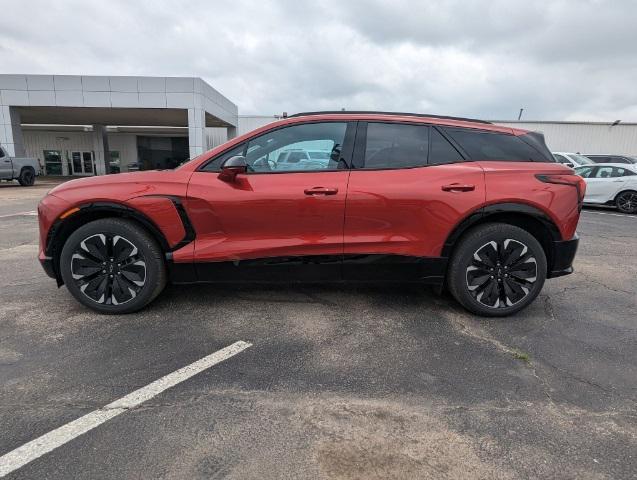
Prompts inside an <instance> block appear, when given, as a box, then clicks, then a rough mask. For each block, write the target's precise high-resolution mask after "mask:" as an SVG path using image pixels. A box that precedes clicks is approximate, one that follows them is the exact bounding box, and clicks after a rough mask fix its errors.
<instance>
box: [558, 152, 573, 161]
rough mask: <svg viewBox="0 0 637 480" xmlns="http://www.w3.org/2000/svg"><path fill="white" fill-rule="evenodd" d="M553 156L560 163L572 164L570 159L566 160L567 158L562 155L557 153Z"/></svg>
mask: <svg viewBox="0 0 637 480" xmlns="http://www.w3.org/2000/svg"><path fill="white" fill-rule="evenodd" d="M553 156H554V157H555V159H556V160H557V161H558V162H560V163H572V162H571V161H570V160H569V159H568V158H566V157H564V156H562V155H558V154H557V153H554V154H553Z"/></svg>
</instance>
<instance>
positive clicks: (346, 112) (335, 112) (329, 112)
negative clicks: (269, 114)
mask: <svg viewBox="0 0 637 480" xmlns="http://www.w3.org/2000/svg"><path fill="white" fill-rule="evenodd" d="M338 114H341V115H350V114H354V115H364V114H377V115H397V116H409V117H429V118H440V119H442V120H460V121H465V122H476V123H487V124H489V125H492V122H488V121H487V120H479V119H477V118H465V117H449V116H446V115H430V114H427V113H408V112H382V111H375V110H325V111H320V112H301V113H295V114H294V115H288V118H293V117H305V116H311V115H338Z"/></svg>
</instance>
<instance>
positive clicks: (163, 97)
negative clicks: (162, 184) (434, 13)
mask: <svg viewBox="0 0 637 480" xmlns="http://www.w3.org/2000/svg"><path fill="white" fill-rule="evenodd" d="M439 113H444V112H439ZM279 118H281V117H280V116H277V115H244V116H241V115H239V114H238V108H237V105H236V104H234V103H233V102H232V101H231V100H229V99H228V98H226V97H224V96H223V95H222V94H221V93H220V92H219V91H217V90H215V89H214V88H213V87H212V86H211V85H209V84H208V83H206V82H205V81H203V80H202V79H200V78H197V77H132V76H126V77H124V76H84V75H83V76H76V75H6V74H2V75H0V144H1V145H2V146H3V147H4V148H5V149H6V150H7V151H8V152H9V154H10V155H15V156H29V157H34V158H37V159H39V161H40V163H41V165H42V167H43V171H44V172H45V173H46V174H48V175H74V176H86V175H102V174H105V173H117V172H126V171H134V170H148V169H156V168H172V167H174V166H176V165H178V164H179V163H181V162H183V161H184V160H186V159H187V158H192V157H194V156H196V155H199V154H200V153H202V152H204V151H206V150H208V149H210V148H212V147H214V146H216V145H219V144H221V143H223V142H225V141H226V140H227V139H229V138H233V137H234V136H236V135H237V134H242V133H245V132H248V131H251V130H253V129H255V128H258V127H260V126H262V125H265V124H267V123H270V122H273V121H275V120H277V119H279ZM495 123H499V124H503V125H508V126H511V127H518V128H524V129H528V130H534V131H540V132H542V133H544V135H545V137H546V141H547V144H548V146H549V148H551V149H552V150H553V151H572V152H581V153H616V154H624V155H637V123H624V122H619V123H617V122H528V121H523V122H513V121H495Z"/></svg>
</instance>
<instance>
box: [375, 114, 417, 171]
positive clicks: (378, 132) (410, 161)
mask: <svg viewBox="0 0 637 480" xmlns="http://www.w3.org/2000/svg"><path fill="white" fill-rule="evenodd" d="M428 152H429V127H428V126H426V125H406V124H400V123H368V124H367V140H366V144H365V164H364V165H365V166H364V167H363V168H373V169H376V168H408V167H421V166H424V165H426V164H427V154H428Z"/></svg>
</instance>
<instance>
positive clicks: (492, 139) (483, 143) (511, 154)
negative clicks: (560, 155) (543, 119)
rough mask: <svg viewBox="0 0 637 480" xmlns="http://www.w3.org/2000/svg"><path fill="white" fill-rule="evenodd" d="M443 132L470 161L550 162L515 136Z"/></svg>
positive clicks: (453, 130)
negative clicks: (458, 146)
mask: <svg viewBox="0 0 637 480" xmlns="http://www.w3.org/2000/svg"><path fill="white" fill-rule="evenodd" d="M445 131H446V132H447V133H448V134H449V135H450V136H451V138H453V139H454V140H455V141H456V142H458V144H460V146H461V147H462V148H463V149H464V151H465V152H467V154H469V156H470V157H471V159H472V160H506V161H517V162H546V161H550V160H548V159H547V158H546V157H545V156H544V155H543V154H542V153H540V152H539V151H538V150H537V149H536V148H534V147H532V146H531V145H529V144H528V143H526V142H524V141H523V140H522V139H520V138H519V137H516V136H515V135H507V134H505V133H492V132H480V131H477V130H469V129H465V128H445Z"/></svg>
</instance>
